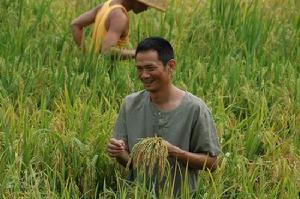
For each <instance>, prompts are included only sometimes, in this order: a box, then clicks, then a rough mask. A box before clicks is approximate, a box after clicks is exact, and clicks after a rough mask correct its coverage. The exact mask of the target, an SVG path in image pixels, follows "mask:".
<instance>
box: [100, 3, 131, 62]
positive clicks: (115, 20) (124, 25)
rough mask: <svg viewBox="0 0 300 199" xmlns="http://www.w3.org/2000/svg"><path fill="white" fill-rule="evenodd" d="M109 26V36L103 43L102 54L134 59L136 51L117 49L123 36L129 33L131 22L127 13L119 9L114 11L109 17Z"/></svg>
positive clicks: (107, 35)
mask: <svg viewBox="0 0 300 199" xmlns="http://www.w3.org/2000/svg"><path fill="white" fill-rule="evenodd" d="M108 26H109V27H108V31H107V34H106V36H105V37H104V39H103V41H102V47H101V52H102V53H103V54H109V55H112V56H113V57H119V58H121V59H130V58H134V56H135V50H133V49H120V48H117V47H116V46H117V44H118V41H119V40H120V38H121V37H122V35H123V34H125V33H127V32H128V31H129V30H128V29H129V20H128V17H127V16H126V15H125V13H123V12H120V10H117V9H116V10H113V11H112V12H111V14H110V16H109V25H108Z"/></svg>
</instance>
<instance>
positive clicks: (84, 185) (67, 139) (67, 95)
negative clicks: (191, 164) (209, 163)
mask: <svg viewBox="0 0 300 199" xmlns="http://www.w3.org/2000/svg"><path fill="white" fill-rule="evenodd" d="M97 3H99V2H98V1H94V0H93V1H86V0H81V1H58V0H46V1H34V0H28V1H24V0H12V1H7V0H2V1H1V3H0V102H1V103H0V178H1V181H0V197H1V198H79V197H82V198H127V197H132V198H153V197H155V196H154V195H153V193H151V191H147V190H146V188H145V186H144V184H143V183H133V184H127V182H124V181H123V179H122V178H123V177H124V176H125V175H126V174H125V171H124V170H122V169H121V170H120V167H119V166H118V165H117V163H116V162H115V161H113V160H111V159H109V158H108V156H107V155H106V153H105V147H106V142H107V140H108V138H109V137H110V136H111V131H112V128H113V125H114V122H115V119H116V116H117V113H118V110H119V107H120V104H121V102H122V99H123V98H124V96H125V95H127V94H129V93H130V92H133V91H136V90H139V89H141V88H142V86H141V84H140V83H139V81H138V79H137V78H136V71H135V68H134V67H133V66H134V62H133V61H123V62H116V63H115V64H114V66H113V67H112V66H111V64H110V61H109V60H108V59H107V58H106V57H102V56H99V55H93V54H88V55H82V54H81V52H80V51H79V50H78V49H77V48H76V47H75V45H74V42H73V41H72V37H71V33H70V30H69V23H70V22H71V20H72V19H73V18H74V17H75V16H77V15H79V14H80V13H82V12H83V11H85V10H88V9H90V8H91V7H92V6H94V5H96V4H97ZM169 4H170V5H169V9H168V11H167V12H166V13H159V12H157V11H155V10H149V11H147V12H145V13H142V14H140V15H137V16H134V14H132V13H131V14H130V17H131V26H130V29H131V40H130V41H131V46H133V47H134V46H136V44H137V42H138V41H140V40H141V39H142V38H144V37H146V36H150V35H160V36H163V37H165V38H167V39H169V40H170V41H171V43H172V44H173V45H174V47H175V50H176V60H177V69H176V74H175V76H174V83H175V84H176V85H178V86H179V87H181V88H183V89H187V90H188V91H190V92H192V93H194V94H195V95H197V96H199V97H201V98H203V99H204V100H205V101H206V102H207V104H208V105H209V107H211V109H212V112H213V115H214V118H215V120H216V124H217V129H218V135H219V138H220V140H221V145H222V150H223V155H221V157H220V167H219V169H218V170H217V171H216V172H214V173H209V172H205V171H203V172H202V171H201V172H200V173H199V180H200V183H199V189H198V192H197V197H198V198H297V197H298V192H299V191H300V175H299V170H300V132H299V129H300V111H299V110H300V75H299V74H300V47H299V46H300V13H299V10H300V4H299V1H296V0H283V1H282V0H265V1H258V0H254V1H244V0H223V1H219V0H212V1H198V0H197V1H196V0H191V1H180V0H172V1H170V2H169ZM90 33H91V28H89V29H87V30H86V34H85V37H86V38H88V37H89V36H90ZM165 191H166V192H165V193H166V194H167V193H170V192H168V190H165ZM168 196H170V195H168ZM182 198H189V194H188V191H183V195H182Z"/></svg>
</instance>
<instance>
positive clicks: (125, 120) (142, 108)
mask: <svg viewBox="0 0 300 199" xmlns="http://www.w3.org/2000/svg"><path fill="white" fill-rule="evenodd" d="M154 135H157V136H160V137H162V138H163V139H165V140H167V141H168V142H170V143H171V144H173V145H175V146H178V147H179V148H181V149H183V150H185V151H189V152H193V153H209V155H210V156H217V155H218V154H219V153H220V152H221V150H220V145H219V141H218V137H217V134H216V128H215V124H214V121H213V118H212V116H211V113H210V111H209V109H208V108H207V106H206V105H205V103H204V102H203V101H202V100H201V99H199V98H198V97H196V96H194V95H192V94H191V93H189V92H186V94H185V96H184V97H183V99H182V101H181V103H180V104H179V105H178V106H177V107H176V108H175V109H173V110H171V111H167V112H165V111H161V110H159V109H158V108H156V107H155V106H154V105H153V103H151V101H150V94H149V92H148V91H145V90H143V91H140V92H136V93H133V94H131V95H128V96H127V97H126V98H125V102H124V103H123V105H122V107H121V110H120V113H119V116H118V118H117V122H116V125H115V128H114V135H113V137H115V138H117V139H123V140H124V141H125V143H127V145H128V147H129V151H131V150H132V148H133V146H134V145H135V144H136V143H137V142H138V141H139V140H140V139H141V138H145V137H153V136H154ZM169 161H170V164H173V165H175V160H174V158H173V159H172V158H169ZM176 165H178V164H176ZM179 165H180V170H181V171H179V170H178V169H176V171H177V172H176V174H175V175H176V177H175V188H174V189H175V192H177V191H179V190H180V186H181V184H180V182H181V181H182V180H181V175H182V174H184V173H185V167H184V165H183V164H181V163H179ZM174 168H175V167H173V169H174ZM174 170H175V169H174ZM180 173H182V174H180ZM197 177H198V170H196V169H193V168H190V167H189V168H188V182H189V187H190V190H191V191H195V190H196V189H197Z"/></svg>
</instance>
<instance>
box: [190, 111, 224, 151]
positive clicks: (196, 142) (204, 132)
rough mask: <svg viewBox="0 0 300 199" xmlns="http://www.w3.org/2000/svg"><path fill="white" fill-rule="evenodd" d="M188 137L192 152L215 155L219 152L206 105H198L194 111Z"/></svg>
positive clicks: (216, 137) (213, 125) (213, 127)
mask: <svg viewBox="0 0 300 199" xmlns="http://www.w3.org/2000/svg"><path fill="white" fill-rule="evenodd" d="M190 139H191V140H190V151H191V152H193V153H208V154H209V155H210V156H217V155H218V154H219V153H220V152H221V149H220V144H219V140H218V136H217V132H216V127H215V123H214V121H213V118H212V115H211V113H210V111H209V110H208V108H207V107H206V106H200V107H199V109H198V110H197V111H196V112H195V122H194V126H193V128H192V135H191V138H190Z"/></svg>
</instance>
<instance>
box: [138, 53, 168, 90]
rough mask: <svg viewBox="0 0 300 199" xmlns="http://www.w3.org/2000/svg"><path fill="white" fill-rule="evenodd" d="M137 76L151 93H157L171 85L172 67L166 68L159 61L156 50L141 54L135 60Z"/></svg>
mask: <svg viewBox="0 0 300 199" xmlns="http://www.w3.org/2000/svg"><path fill="white" fill-rule="evenodd" d="M135 61H136V68H137V74H138V77H139V79H140V80H141V81H142V83H143V85H144V89H145V90H147V91H149V92H157V91H159V90H161V89H163V88H164V87H165V86H167V85H169V84H170V83H171V72H170V69H171V68H170V66H169V64H168V63H167V64H166V66H164V65H163V63H162V62H161V61H160V60H159V59H158V54H157V52H156V51H154V50H149V51H145V52H139V53H138V54H137V55H136V58H135Z"/></svg>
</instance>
